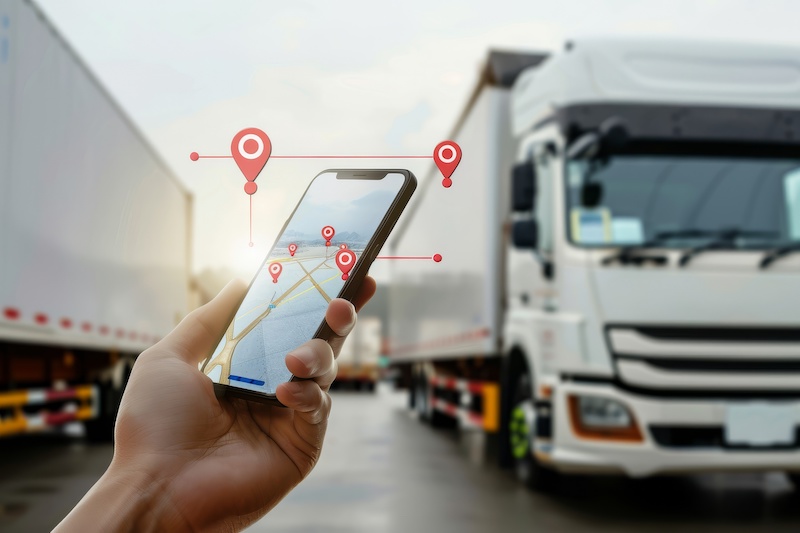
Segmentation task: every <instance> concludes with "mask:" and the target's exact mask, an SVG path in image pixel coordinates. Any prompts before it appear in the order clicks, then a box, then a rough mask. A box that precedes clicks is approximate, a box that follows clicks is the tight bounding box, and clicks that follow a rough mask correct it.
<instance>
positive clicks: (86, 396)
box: [0, 385, 99, 437]
mask: <svg viewBox="0 0 800 533" xmlns="http://www.w3.org/2000/svg"><path fill="white" fill-rule="evenodd" d="M32 406H33V407H36V406H42V409H40V410H38V411H33V412H31V409H30V408H31V407H32ZM98 409H99V390H98V388H97V387H96V386H95V385H80V386H77V387H73V388H69V389H62V390H54V389H28V390H18V391H11V392H4V393H0V437H5V436H9V435H15V434H20V433H32V432H36V431H43V430H45V429H47V428H51V427H56V426H61V425H63V424H66V423H68V422H75V421H79V420H89V419H92V418H96V417H97V415H98Z"/></svg>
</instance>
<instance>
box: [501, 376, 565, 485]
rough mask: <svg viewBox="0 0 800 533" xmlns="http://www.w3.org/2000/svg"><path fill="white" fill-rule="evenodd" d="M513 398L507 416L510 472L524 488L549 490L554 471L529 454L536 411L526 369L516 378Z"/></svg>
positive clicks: (555, 482)
mask: <svg viewBox="0 0 800 533" xmlns="http://www.w3.org/2000/svg"><path fill="white" fill-rule="evenodd" d="M513 398H514V400H513V402H512V403H511V406H510V409H511V412H510V414H509V417H508V445H509V447H510V451H511V458H512V461H513V467H514V474H515V475H516V477H517V479H518V480H519V481H520V482H522V483H523V484H524V485H525V486H526V487H528V488H530V489H533V490H537V491H543V492H549V491H551V490H553V489H554V488H555V485H556V484H557V481H558V474H557V473H556V472H554V471H553V470H550V469H548V468H545V467H544V466H542V465H541V464H540V463H539V462H538V461H537V460H536V458H535V457H534V455H533V434H534V430H535V425H536V410H535V408H534V404H533V397H532V396H531V385H530V377H529V376H528V373H527V371H526V372H523V373H521V374H520V376H519V378H518V379H517V383H516V387H515V388H514V396H513Z"/></svg>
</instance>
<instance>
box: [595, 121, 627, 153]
mask: <svg viewBox="0 0 800 533" xmlns="http://www.w3.org/2000/svg"><path fill="white" fill-rule="evenodd" d="M599 131H600V138H601V139H602V144H603V146H602V149H603V151H604V152H609V151H610V152H616V151H618V150H621V149H623V148H625V146H626V145H627V144H628V141H629V140H630V136H629V135H628V129H627V128H626V127H625V123H624V122H623V121H622V119H620V118H617V117H610V118H607V119H605V120H604V121H603V122H602V123H601V124H600V128H599Z"/></svg>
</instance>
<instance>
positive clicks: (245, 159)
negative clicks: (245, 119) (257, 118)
mask: <svg viewBox="0 0 800 533" xmlns="http://www.w3.org/2000/svg"><path fill="white" fill-rule="evenodd" d="M271 153H272V143H271V142H270V140H269V137H267V134H266V133H264V132H263V131H261V130H260V129H258V128H245V129H243V130H242V131H240V132H239V133H237V134H236V135H235V136H234V137H233V141H231V155H232V156H233V160H234V161H236V164H237V165H239V170H241V171H242V174H244V177H245V179H246V180H247V183H245V184H244V192H246V193H247V194H255V192H256V190H258V187H257V186H256V178H257V177H258V175H259V174H260V173H261V170H262V169H263V168H264V165H266V164H267V160H268V159H269V155H270V154H271Z"/></svg>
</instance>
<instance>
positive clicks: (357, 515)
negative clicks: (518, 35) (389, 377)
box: [0, 387, 800, 533]
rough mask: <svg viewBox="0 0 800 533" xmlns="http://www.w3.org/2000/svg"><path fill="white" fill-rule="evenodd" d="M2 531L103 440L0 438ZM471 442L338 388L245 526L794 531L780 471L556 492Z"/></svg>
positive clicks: (89, 465)
mask: <svg viewBox="0 0 800 533" xmlns="http://www.w3.org/2000/svg"><path fill="white" fill-rule="evenodd" d="M0 446H1V448H0V449H1V450H2V454H0V471H2V472H3V475H2V477H0V529H2V531H5V532H9V533H11V532H28V531H45V530H48V529H50V528H52V527H53V526H54V525H55V524H56V523H57V522H58V520H59V519H60V517H62V516H63V515H64V514H66V513H67V512H68V511H69V509H70V508H71V507H72V506H73V505H74V504H75V502H77V500H78V499H79V498H80V496H81V495H82V494H83V493H84V492H85V491H86V490H87V489H88V488H89V487H90V486H91V485H92V483H93V482H94V481H95V479H96V478H97V477H98V476H100V475H101V474H102V472H103V470H104V469H105V466H106V465H107V464H108V462H109V461H110V459H111V453H112V449H111V446H110V445H89V444H86V443H84V442H83V441H82V440H81V439H79V438H77V439H76V438H74V437H56V436H38V437H25V438H18V439H8V440H5V441H2V444H0ZM475 451H476V450H475V449H474V446H473V445H472V443H471V442H470V439H469V438H466V437H461V436H459V435H458V434H457V433H455V432H451V431H435V430H432V429H431V428H429V427H426V426H423V425H421V424H420V423H419V422H418V421H417V420H415V419H414V418H413V417H412V416H411V415H410V414H409V413H408V412H407V411H406V409H405V397H404V396H403V395H402V394H401V393H396V392H393V391H391V390H389V389H388V388H386V387H382V388H380V389H379V391H378V393H377V394H375V395H368V394H357V393H348V392H340V393H335V394H334V411H333V415H332V420H331V424H330V429H329V432H328V437H327V441H326V447H325V450H324V452H323V456H322V459H321V461H320V463H319V465H318V466H317V468H316V469H315V470H314V472H313V473H312V474H311V476H310V477H309V478H308V479H307V480H306V481H305V482H303V483H302V484H301V485H300V486H299V487H298V488H297V489H296V490H295V491H294V492H292V493H291V494H290V495H289V496H288V497H287V498H286V500H284V501H283V502H282V503H281V504H280V505H279V506H278V507H277V508H276V509H274V510H273V511H272V512H271V513H270V514H269V515H267V516H266V517H265V518H264V519H263V520H262V521H261V522H259V523H257V524H256V525H254V526H253V527H252V528H251V529H250V531H254V532H258V531H265V532H266V531H270V532H273V531H287V532H301V531H321V530H325V531H329V532H339V531H341V532H345V531H348V532H350V531H357V532H358V531H374V532H383V531H386V532H395V531H397V532H400V531H403V532H405V531H436V532H448V531H453V532H464V531H475V532H478V531H637V532H641V531H644V532H650V531H653V532H656V531H665V532H666V531H678V530H686V531H726V532H727V531H797V530H798V528H800V505H798V501H800V499H799V498H797V497H796V495H795V492H794V490H793V488H792V486H791V485H790V484H789V482H788V481H787V480H786V478H785V477H784V476H783V475H782V474H778V473H774V474H767V475H757V474H736V475H734V474H724V475H723V474H719V475H705V476H696V477H672V478H656V479H647V480H636V481H633V480H626V479H619V478H582V477H579V478H570V479H569V481H568V482H566V483H564V484H563V485H564V486H563V487H562V490H561V492H560V493H559V494H557V495H554V496H546V495H540V494H535V493H532V492H530V491H527V490H526V489H524V488H522V487H520V486H519V485H518V484H517V482H516V481H515V480H514V479H513V477H512V476H511V474H510V473H509V472H508V471H505V470H500V469H498V468H496V467H495V466H494V465H492V464H491V463H490V462H485V463H483V464H481V463H480V462H479V461H477V460H476V457H475V455H476V453H475Z"/></svg>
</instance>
